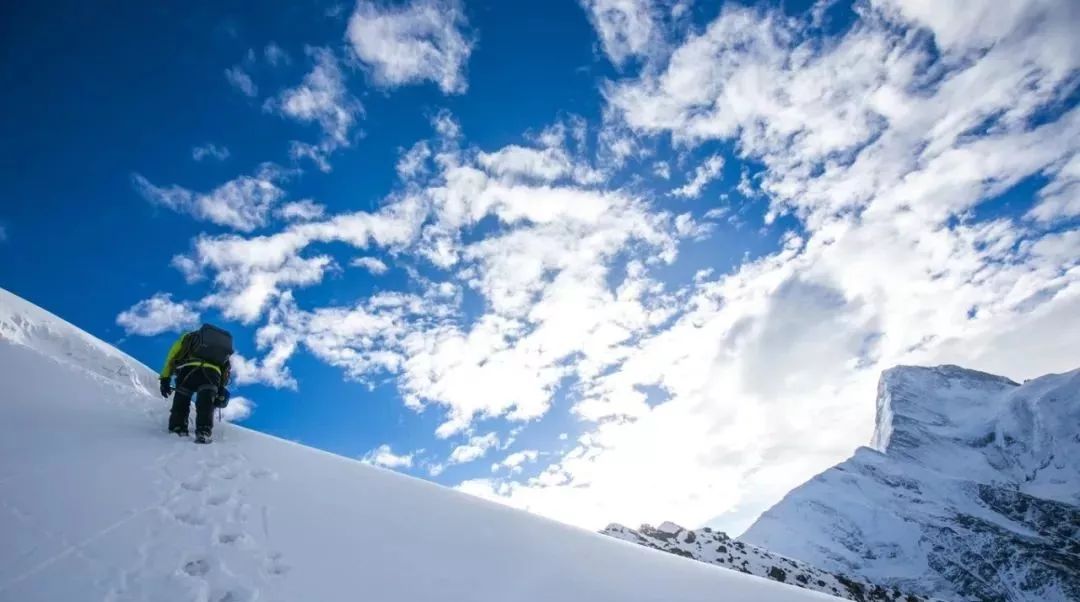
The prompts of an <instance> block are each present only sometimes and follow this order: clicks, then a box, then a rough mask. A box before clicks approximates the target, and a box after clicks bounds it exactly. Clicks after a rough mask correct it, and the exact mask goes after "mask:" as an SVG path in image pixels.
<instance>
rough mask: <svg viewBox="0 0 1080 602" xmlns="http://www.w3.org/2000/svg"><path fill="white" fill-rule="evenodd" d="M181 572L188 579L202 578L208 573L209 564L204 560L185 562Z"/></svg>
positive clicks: (197, 559)
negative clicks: (188, 577)
mask: <svg viewBox="0 0 1080 602" xmlns="http://www.w3.org/2000/svg"><path fill="white" fill-rule="evenodd" d="M183 570H184V573H185V574H187V575H188V576H190V577H203V576H205V575H206V574H207V573H209V572H210V563H209V562H207V561H206V559H204V558H196V559H194V560H189V561H187V562H185V563H184V567H183Z"/></svg>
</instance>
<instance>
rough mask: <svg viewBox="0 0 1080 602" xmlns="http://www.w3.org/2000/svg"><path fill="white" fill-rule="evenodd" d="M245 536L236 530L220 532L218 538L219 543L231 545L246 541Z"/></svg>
mask: <svg viewBox="0 0 1080 602" xmlns="http://www.w3.org/2000/svg"><path fill="white" fill-rule="evenodd" d="M244 538H245V536H244V534H243V533H235V532H231V531H227V532H225V533H219V534H218V537H217V540H218V543H221V544H225V545H227V546H231V545H233V544H236V543H240V542H242V541H244Z"/></svg>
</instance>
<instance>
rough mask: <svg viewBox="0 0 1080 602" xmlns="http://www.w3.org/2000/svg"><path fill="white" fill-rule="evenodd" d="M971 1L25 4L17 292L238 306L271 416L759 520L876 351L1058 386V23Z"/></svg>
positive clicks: (138, 349) (159, 350)
mask: <svg viewBox="0 0 1080 602" xmlns="http://www.w3.org/2000/svg"><path fill="white" fill-rule="evenodd" d="M969 9H970V12H966V13H963V14H961V13H959V12H955V13H954V12H953V11H954V10H957V11H958V10H959V9H953V8H950V7H935V6H930V5H924V4H922V3H913V2H900V1H899V0H875V1H874V2H857V3H854V4H852V3H845V2H831V1H824V2H772V3H766V4H763V5H760V6H753V5H748V4H745V3H733V2H729V3H716V2H701V1H699V2H692V1H689V0H683V1H679V2H668V1H661V0H627V1H625V2H615V1H613V0H583V1H582V2H581V3H578V2H571V1H566V2H549V3H509V2H453V1H449V0H445V1H444V0H412V1H407V2H393V3H391V2H377V3H372V2H366V1H362V2H359V3H357V4H355V5H354V4H335V3H320V2H306V3H282V4H280V5H266V6H263V7H261V8H260V9H259V10H258V11H252V10H251V8H250V7H249V6H247V5H245V4H243V3H235V4H231V3H207V4H201V5H198V4H197V5H184V6H180V5H177V6H175V7H171V8H163V7H160V6H145V7H144V6H134V5H132V6H118V7H113V8H111V9H110V10H108V11H101V10H94V9H91V8H89V7H87V6H85V4H84V3H69V4H66V5H63V6H59V5H50V6H49V7H44V6H36V5H25V6H23V5H20V6H17V7H12V8H8V9H6V10H7V11H8V14H7V15H6V16H5V18H4V20H3V21H4V26H3V27H4V31H3V32H2V33H3V35H2V36H0V39H3V42H2V44H3V48H4V53H3V55H2V56H3V62H2V65H0V83H2V84H3V86H4V89H5V90H7V93H6V96H5V100H4V111H3V119H4V132H5V137H4V138H5V139H4V141H3V142H2V143H0V164H2V165H3V166H4V178H3V181H2V182H0V198H2V199H3V203H2V205H0V228H2V229H0V253H3V256H4V257H5V259H6V260H5V261H3V262H0V285H2V286H4V287H5V288H7V289H9V290H11V291H13V292H15V293H17V294H19V295H21V296H23V297H25V298H27V299H29V300H31V301H33V302H35V303H37V304H39V305H41V306H43V307H45V308H46V309H49V310H50V311H53V312H54V313H56V314H58V315H60V316H62V317H64V318H65V319H67V320H69V321H71V322H73V323H75V324H76V325H78V326H80V327H82V328H84V329H86V330H88V331H90V332H91V333H93V334H95V335H97V336H99V337H101V338H103V339H105V340H106V341H109V342H112V343H114V344H116V345H118V346H119V347H120V348H121V349H123V350H125V351H127V352H128V353H131V354H132V355H134V356H135V357H137V358H139V359H140V360H142V361H144V362H146V363H147V364H149V365H151V366H154V367H155V368H156V367H157V366H158V363H159V362H160V361H161V357H162V356H163V354H164V352H165V350H166V349H167V347H168V345H169V343H170V342H171V340H172V339H173V338H174V337H175V336H176V334H177V332H179V331H180V330H182V329H183V328H185V327H187V326H190V325H192V324H194V323H197V322H198V321H199V320H208V321H213V322H216V323H220V324H223V325H226V326H227V327H229V328H230V329H232V330H233V331H234V333H236V335H237V341H238V348H239V352H240V354H241V355H242V357H243V359H242V360H241V361H240V364H241V367H240V369H239V370H238V372H237V376H238V379H239V381H240V382H239V383H238V384H237V386H236V387H235V391H236V394H238V395H241V396H243V397H244V398H246V399H249V400H251V401H252V402H254V404H255V410H254V412H253V413H252V414H251V415H250V416H249V417H247V418H246V419H245V420H244V424H245V425H247V426H250V427H252V428H255V429H258V430H262V431H265V432H268V433H272V434H275V435H278V436H282V437H285V438H289V439H295V440H299V441H302V442H304V443H307V444H310V445H314V446H317V447H321V448H324V449H327V450H330V451H333V452H335V453H339V454H342V455H346V456H350V457H358V458H365V459H366V460H367V461H370V462H373V463H376V464H380V465H383V466H387V467H391V468H394V469H397V470H401V471H403V472H407V473H409V474H413V475H416V476H419V477H422V478H427V479H431V480H434V481H436V482H440V483H443V484H446V485H449V486H455V487H458V488H460V489H462V490H464V491H467V492H469V493H473V494H476V495H482V496H485V497H489V498H492V499H497V500H499V501H502V502H505V503H509V504H511V505H516V506H519V507H525V508H529V509H531V510H534V511H537V512H540V513H543V514H546V515H549V516H552V517H554V518H557V519H560V520H564V521H567V522H572V523H575V524H580V525H583V526H588V527H600V526H603V525H604V524H605V523H606V522H609V521H622V522H626V523H631V524H636V523H638V522H642V521H649V522H653V523H656V522H658V521H663V520H676V521H679V522H682V523H684V524H687V526H696V525H699V524H704V523H709V524H713V525H715V526H719V527H720V528H724V529H727V530H730V531H733V532H738V531H740V530H741V529H743V528H745V526H747V524H749V521H751V520H753V518H754V517H755V516H756V515H757V514H758V513H759V512H760V511H761V510H763V509H764V508H766V507H767V506H768V505H769V504H771V503H774V502H775V501H777V500H778V499H779V497H780V496H781V495H783V493H785V492H786V491H787V490H789V489H790V488H791V487H793V486H795V485H797V484H798V483H800V482H801V481H803V480H805V479H806V478H808V477H810V476H812V475H813V474H815V473H816V472H819V471H820V470H823V469H824V468H826V467H828V466H829V465H831V464H832V463H834V462H836V461H838V460H842V459H843V458H844V457H846V456H847V455H848V454H850V453H851V451H852V450H853V449H854V447H855V446H858V445H862V444H865V443H866V442H867V441H869V434H870V432H871V430H872V429H873V427H874V403H873V396H874V382H875V380H876V377H877V374H878V372H880V370H881V369H883V368H885V367H888V366H891V365H894V364H897V363H943V362H948V363H958V364H963V365H968V366H971V367H975V368H982V369H987V370H992V371H997V372H1000V373H1005V374H1007V375H1009V376H1012V377H1014V378H1023V377H1027V376H1033V375H1036V374H1040V373H1043V372H1047V371H1052V370H1063V369H1068V368H1073V367H1075V365H1074V364H1075V360H1076V357H1078V354H1077V353H1078V352H1080V349H1078V348H1077V343H1076V341H1078V340H1080V336H1069V335H1068V333H1070V332H1073V333H1075V331H1076V329H1077V327H1078V322H1080V320H1078V319H1077V317H1076V316H1078V315H1080V311H1077V309H1078V308H1080V303H1078V301H1077V299H1078V295H1080V293H1078V286H1077V283H1076V281H1077V278H1078V270H1080V268H1078V267H1077V257H1078V256H1080V235H1078V231H1077V217H1076V216H1077V215H1078V214H1080V201H1078V200H1077V188H1078V186H1080V185H1078V184H1077V178H1080V168H1078V159H1077V144H1076V142H1075V140H1077V139H1080V138H1078V137H1077V133H1080V125H1078V124H1080V117H1078V114H1077V111H1076V104H1077V77H1078V76H1077V73H1078V68H1080V67H1078V65H1077V59H1076V57H1077V56H1080V52H1077V50H1078V49H1077V48H1076V45H1077V43H1076V41H1074V40H1073V39H1072V38H1073V37H1074V36H1072V35H1071V33H1070V31H1071V29H1070V27H1071V26H1075V25H1076V24H1077V15H1076V11H1075V10H1074V9H1073V8H1070V6H1069V3H1068V2H1064V1H1062V2H1056V3H1055V2H1051V3H1041V4H1040V3H1034V2H1032V3H1027V2H1020V3H1017V4H1016V6H1015V7H1013V9H1010V10H995V8H994V5H993V3H992V2H989V1H987V2H976V3H974V4H973V5H972V7H969ZM972 90H979V93H978V94H973V93H972V92H971V91H972ZM494 465H498V466H494Z"/></svg>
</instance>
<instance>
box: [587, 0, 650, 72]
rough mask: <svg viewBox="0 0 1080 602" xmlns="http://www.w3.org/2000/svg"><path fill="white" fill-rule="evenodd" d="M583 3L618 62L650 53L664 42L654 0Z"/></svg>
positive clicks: (611, 56)
mask: <svg viewBox="0 0 1080 602" xmlns="http://www.w3.org/2000/svg"><path fill="white" fill-rule="evenodd" d="M581 4H582V7H583V8H584V9H585V10H586V12H587V13H588V16H589V21H590V22H591V23H592V25H593V27H594V28H595V29H596V33H597V35H599V36H600V45H601V46H602V47H603V49H604V53H605V54H606V55H607V56H608V58H609V59H610V60H611V62H612V63H613V64H615V66H621V65H623V63H625V62H626V61H627V60H628V59H630V58H633V57H644V56H648V55H649V54H650V53H651V52H653V51H654V50H655V47H656V45H658V44H660V43H662V29H661V26H660V24H659V23H658V22H657V17H658V16H659V15H658V12H659V8H658V7H657V6H656V5H655V3H654V2H653V0H581Z"/></svg>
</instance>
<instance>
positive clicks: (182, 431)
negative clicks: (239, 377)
mask: <svg viewBox="0 0 1080 602" xmlns="http://www.w3.org/2000/svg"><path fill="white" fill-rule="evenodd" d="M232 353H233V344H232V335H231V334H229V333H228V331H225V330H222V329H221V328H218V327H216V326H213V325H211V324H203V325H202V327H200V328H199V329H198V330H193V331H191V332H187V333H184V334H183V335H181V336H180V338H179V339H177V340H176V342H175V343H173V345H172V347H170V348H169V354H168V355H167V356H166V357H165V366H164V367H163V368H162V369H161V378H160V381H161V396H162V397H168V396H169V395H170V394H171V393H172V392H173V385H172V378H173V376H174V375H175V376H176V395H174V396H173V403H172V410H171V411H170V412H169V432H170V433H175V434H177V435H180V436H181V437H186V436H187V435H188V413H189V412H190V410H191V397H192V395H194V396H195V442H196V443H209V442H210V437H211V432H212V430H213V428H214V408H215V407H216V408H224V407H225V406H226V405H228V403H229V390H228V389H227V388H225V386H226V385H227V384H229V371H230V369H231V366H230V364H229V357H230V356H231V355H232Z"/></svg>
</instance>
